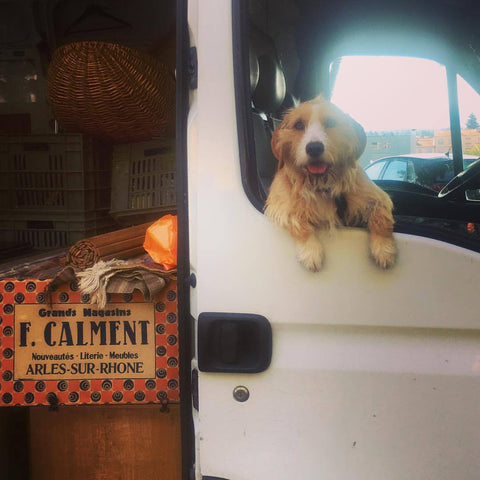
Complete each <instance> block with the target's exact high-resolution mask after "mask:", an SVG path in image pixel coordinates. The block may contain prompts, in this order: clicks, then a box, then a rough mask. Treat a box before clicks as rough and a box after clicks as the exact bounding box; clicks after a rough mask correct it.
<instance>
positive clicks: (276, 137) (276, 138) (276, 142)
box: [271, 122, 283, 169]
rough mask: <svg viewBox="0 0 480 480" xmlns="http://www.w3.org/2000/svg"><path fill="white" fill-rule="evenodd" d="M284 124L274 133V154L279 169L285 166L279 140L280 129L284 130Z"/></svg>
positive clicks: (272, 142) (272, 143)
mask: <svg viewBox="0 0 480 480" xmlns="http://www.w3.org/2000/svg"><path fill="white" fill-rule="evenodd" d="M282 125H283V122H282V123H281V124H280V125H279V126H278V127H277V128H276V129H275V130H274V131H273V134H272V141H271V145H272V152H273V155H274V156H275V158H276V159H277V160H278V168H279V169H280V168H282V166H283V160H282V148H281V147H280V140H279V134H280V129H281V128H282Z"/></svg>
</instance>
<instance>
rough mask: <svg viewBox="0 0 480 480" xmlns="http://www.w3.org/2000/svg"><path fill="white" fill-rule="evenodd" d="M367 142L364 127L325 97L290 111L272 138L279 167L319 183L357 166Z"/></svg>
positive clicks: (333, 179)
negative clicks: (290, 169) (287, 168)
mask: <svg viewBox="0 0 480 480" xmlns="http://www.w3.org/2000/svg"><path fill="white" fill-rule="evenodd" d="M365 145H366V135H365V132H364V130H363V128H362V126H361V125H360V124H358V123H357V122H356V121H355V120H353V119H352V118H351V117H349V116H348V115H346V114H345V113H343V112H342V111H341V110H340V109H339V108H338V107H336V106H335V105H333V104H332V103H330V102H329V101H328V100H326V99H324V98H323V97H321V96H319V97H317V98H315V99H313V100H310V101H309V102H305V103H302V104H300V105H299V106H298V107H295V108H293V109H292V110H290V111H288V112H287V114H286V115H285V117H284V119H283V121H282V123H281V124H280V126H279V127H278V128H277V129H276V130H275V131H274V132H273V137H272V151H273V154H274V155H275V157H276V158H277V159H278V161H279V168H282V167H283V166H288V167H290V168H292V169H294V170H296V171H297V173H299V174H301V175H303V176H306V177H309V178H310V179H311V180H312V181H313V183H315V184H318V183H319V182H320V183H324V184H329V183H331V182H334V181H336V179H338V178H339V177H341V176H343V175H345V173H346V172H347V171H348V170H349V169H353V168H355V167H356V161H357V160H358V158H359V157H360V155H361V154H362V153H363V151H364V150H365Z"/></svg>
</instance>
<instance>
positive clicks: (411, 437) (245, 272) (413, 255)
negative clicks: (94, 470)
mask: <svg viewBox="0 0 480 480" xmlns="http://www.w3.org/2000/svg"><path fill="white" fill-rule="evenodd" d="M460 3H462V2H460ZM375 5H377V4H375V2H366V3H365V2H362V6H361V11H360V10H359V6H358V5H357V4H356V2H348V1H347V2H342V8H340V7H338V5H337V4H327V2H294V1H292V2H288V1H285V2H271V1H268V0H265V1H250V2H243V1H240V0H238V1H233V2H227V1H224V0H201V1H199V0H197V1H189V2H188V24H189V34H190V48H191V50H190V51H191V55H192V57H191V58H195V59H196V61H197V63H196V67H195V69H193V71H194V73H195V75H196V82H195V84H196V85H195V86H194V88H193V89H191V90H190V102H189V112H188V120H187V122H186V125H185V126H186V133H187V135H186V139H185V143H184V147H185V146H186V151H187V159H188V223H187V217H186V215H184V217H183V218H184V222H185V223H184V224H183V226H184V228H187V226H188V231H189V251H188V256H189V265H184V270H183V275H184V279H185V280H186V279H187V278H188V279H189V292H187V291H185V294H189V296H190V314H191V318H192V319H193V322H194V344H195V348H194V353H193V361H192V370H191V377H192V397H193V402H192V403H193V421H194V426H195V459H194V460H193V459H192V462H195V473H196V478H197V479H201V478H223V479H230V480H251V479H272V480H281V479H292V478H301V479H319V478H321V479H324V480H326V479H332V480H338V479H344V480H346V479H355V480H359V479H366V480H367V479H368V480H373V479H378V480H384V479H386V478H388V479H399V480H400V479H402V480H403V479H407V478H408V479H426V478H432V479H435V480H440V479H452V478H461V479H471V480H474V479H475V480H476V479H477V478H478V472H479V471H480V403H479V401H478V399H479V398H480V378H479V376H480V356H479V355H480V318H479V313H478V300H477V298H478V286H479V285H480V254H479V251H480V239H479V237H478V233H477V232H478V228H479V226H480V205H479V204H478V202H476V201H475V200H469V199H468V195H465V191H466V190H469V191H473V195H474V196H475V191H476V189H478V188H480V181H479V180H478V179H479V176H478V175H477V172H475V175H472V178H473V179H472V180H471V183H469V184H468V188H467V187H466V186H465V185H462V186H460V190H456V191H457V194H449V192H448V188H447V189H446V190H445V191H444V193H446V195H443V197H439V196H438V192H433V193H431V192H427V191H426V190H425V189H423V187H421V186H418V185H416V184H413V183H409V184H408V185H407V184H406V182H397V183H392V182H384V183H383V184H382V182H379V185H380V186H382V188H384V189H385V190H386V191H387V193H389V194H390V196H391V197H392V199H393V201H394V205H395V215H396V231H395V239H396V243H397V247H398V251H399V253H398V259H397V264H396V265H395V266H394V267H393V268H392V269H389V270H381V269H379V268H378V267H377V266H376V265H374V263H373V262H372V261H371V260H370V258H369V256H368V237H367V233H366V232H365V231H364V230H362V229H353V228H344V229H340V230H339V231H338V232H336V234H335V235H333V236H332V237H331V238H330V239H329V240H328V242H327V245H326V251H327V259H326V263H325V265H324V268H323V269H322V270H321V271H320V272H318V273H311V272H308V271H306V270H305V269H304V268H303V267H302V266H301V265H300V264H299V263H298V261H297V260H296V258H295V245H294V242H293V240H292V239H291V238H290V237H289V236H288V234H287V233H286V232H284V231H282V230H280V229H279V228H277V227H276V226H274V225H273V224H272V223H271V222H270V221H269V220H268V219H267V218H266V217H265V216H264V215H263V212H262V210H263V203H264V201H265V196H266V193H267V191H268V184H269V181H271V178H272V176H273V173H274V171H275V168H276V165H275V164H274V163H273V164H272V161H273V160H272V157H271V153H270V151H269V148H268V145H269V141H268V140H269V137H268V135H269V133H271V130H272V129H273V128H274V127H275V125H276V124H277V121H278V119H279V117H280V114H279V110H281V108H283V107H282V104H283V103H284V102H286V104H288V101H287V100H288V98H287V97H288V95H291V96H292V97H297V98H299V99H300V100H306V99H308V98H311V97H313V96H314V95H316V94H318V93H321V92H323V93H324V95H327V96H330V94H331V92H330V80H331V79H332V77H331V73H332V68H331V67H330V66H331V65H332V62H333V60H334V59H335V58H339V57H341V56H343V55H359V54H362V55H365V54H368V55H387V54H388V55H397V56H402V55H403V56H407V55H408V56H418V57H426V58H431V59H434V60H435V61H436V62H439V63H443V65H446V69H447V79H448V82H447V83H448V85H447V87H448V88H447V90H448V96H447V97H446V98H448V99H449V100H447V103H448V104H449V105H450V110H449V111H450V113H449V116H448V119H447V120H448V122H449V124H448V125H446V126H445V127H446V128H448V129H450V130H451V135H452V140H451V143H452V151H451V152H450V154H452V155H453V158H454V164H455V165H457V166H458V164H459V161H458V158H460V165H461V158H462V146H461V128H460V121H459V114H458V100H457V96H458V95H457V88H456V79H457V73H459V74H462V70H461V68H462V67H464V66H465V64H466V63H468V62H471V63H469V65H471V67H469V68H468V69H465V72H464V73H465V75H466V76H467V77H468V79H469V80H470V82H471V84H472V85H473V86H475V85H476V86H477V91H478V86H479V85H480V64H479V63H478V57H475V59H474V56H473V53H472V52H473V50H471V51H470V53H472V55H471V56H468V55H470V54H469V53H468V51H469V50H468V47H467V43H468V42H466V43H465V46H466V48H465V49H463V46H459V45H458V43H461V41H463V39H465V40H466V38H467V37H468V38H469V39H472V38H474V40H473V43H470V45H473V44H474V45H477V46H478V47H480V43H479V38H480V37H478V35H477V33H476V32H478V28H477V29H476V30H475V31H473V30H470V31H469V35H468V36H467V35H463V34H462V35H460V32H463V31H464V30H463V29H464V28H465V26H466V25H467V23H468V22H467V19H468V18H469V16H471V14H472V12H470V11H469V9H472V8H474V7H472V5H471V4H470V3H468V2H463V3H462V6H458V5H452V4H451V2H435V3H433V2H425V4H423V3H422V4H421V5H420V4H415V5H413V4H408V5H409V7H408V8H407V7H406V4H405V3H404V2H387V3H385V4H382V11H381V12H379V11H378V5H377V7H376V8H375ZM436 7H438V8H436ZM475 8H476V7H475ZM452 9H453V10H455V13H456V15H455V16H453V15H452ZM433 11H434V12H435V15H434V17H435V18H434V20H432V15H430V14H431V13H432V12H433ZM407 18H409V19H411V20H410V23H408V22H406V23H405V22H404V21H403V20H405V19H407ZM359 19H360V20H361V21H359ZM435 21H436V22H437V23H436V24H435ZM438 25H441V26H442V28H441V30H442V36H443V37H444V45H445V46H448V48H450V49H451V52H453V51H454V48H458V49H460V50H461V51H462V52H463V53H464V54H465V55H466V57H462V58H467V57H468V59H467V60H463V59H462V60H461V61H460V60H458V61H457V62H453V61H452V57H451V56H449V55H446V50H445V49H442V48H440V47H441V44H440V43H435V41H437V40H438V37H436V36H435V32H436V31H438ZM390 27H392V28H390ZM393 27H395V28H393ZM410 27H411V28H410ZM447 27H448V28H447ZM412 32H413V33H412ZM415 32H416V33H415ZM456 33H458V34H459V35H456ZM414 34H415V37H412V35H414ZM427 34H428V40H425V38H426V37H425V36H426V35H427ZM430 36H432V37H431V38H430ZM348 39H350V43H348V42H347V40H348ZM352 39H353V40H352ZM385 39H389V42H390V43H388V42H387V41H386V40H385ZM435 39H437V40H435ZM384 40H385V41H384ZM422 40H424V42H422ZM430 40H431V41H430ZM457 40H458V42H457ZM432 42H433V43H432ZM427 44H428V45H427ZM442 45H443V44H442ZM462 45H463V44H462ZM439 49H440V50H439ZM460 50H459V51H460ZM451 52H450V53H451ZM443 54H445V55H443ZM446 57H448V58H446ZM184 58H185V57H184ZM454 58H457V59H459V58H460V57H459V56H457V57H454ZM475 62H476V63H475ZM192 65H194V62H192ZM272 72H273V73H272ZM452 72H453V73H452ZM279 79H280V80H279ZM282 79H283V80H282ZM282 81H283V82H284V84H283V95H281V94H280V96H281V97H282V98H280V99H279V98H278V95H277V93H275V94H274V95H273V97H274V98H273V99H272V98H267V97H268V96H269V94H270V97H272V94H273V92H274V89H275V88H277V87H279V85H280V90H282V88H281V83H282ZM372 100H373V99H372V98H370V97H368V95H367V96H366V97H365V99H364V101H365V102H370V101H372ZM448 104H447V105H446V106H447V108H448ZM347 107H348V105H347ZM385 108H387V107H385ZM479 113H480V112H479ZM358 120H359V121H362V120H361V119H358ZM177 125H178V124H177ZM264 135H265V137H264ZM265 138H266V140H265ZM392 138H393V133H392ZM432 138H433V136H432ZM388 141H389V140H388V139H384V142H385V143H388ZM392 141H393V140H390V144H391V143H392ZM377 143H378V142H377ZM265 145H267V146H265ZM414 147H415V146H414ZM405 153H407V152H405ZM385 156H386V155H385ZM462 169H463V167H461V168H460V170H462ZM455 173H458V171H457V172H455ZM457 183H462V182H459V181H458V179H457ZM458 192H460V193H458ZM470 198H472V197H471V196H470ZM185 258H187V257H185ZM187 270H188V271H187ZM187 318H189V317H187V312H184V315H183V319H184V320H186V319H187Z"/></svg>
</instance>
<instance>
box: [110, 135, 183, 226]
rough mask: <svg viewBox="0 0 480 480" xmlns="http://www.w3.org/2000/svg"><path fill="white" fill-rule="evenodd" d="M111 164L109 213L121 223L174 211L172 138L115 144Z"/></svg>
mask: <svg viewBox="0 0 480 480" xmlns="http://www.w3.org/2000/svg"><path fill="white" fill-rule="evenodd" d="M112 163H113V165H112V197H111V210H110V214H111V215H112V217H114V218H115V219H117V220H118V221H119V222H120V223H127V224H129V223H135V222H137V221H146V220H149V219H154V218H156V217H158V216H159V215H160V214H162V213H167V212H172V211H174V210H175V208H176V184H175V151H174V141H173V140H168V141H166V140H151V141H148V142H140V143H132V144H122V145H116V146H115V147H114V150H113V160H112ZM140 219H141V220H140Z"/></svg>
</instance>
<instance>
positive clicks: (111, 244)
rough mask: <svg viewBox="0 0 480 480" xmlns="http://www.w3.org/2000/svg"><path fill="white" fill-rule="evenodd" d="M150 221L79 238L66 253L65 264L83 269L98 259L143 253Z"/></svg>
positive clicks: (127, 256)
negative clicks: (82, 238) (83, 238)
mask: <svg viewBox="0 0 480 480" xmlns="http://www.w3.org/2000/svg"><path fill="white" fill-rule="evenodd" d="M151 224H152V222H149V223H144V224H142V225H137V226H134V227H128V228H124V229H122V230H116V231H115V232H110V233H105V234H102V235H97V236H95V237H90V238H86V239H85V240H80V241H78V242H77V243H75V245H73V246H72V247H71V248H70V250H69V251H68V254H67V258H66V261H67V265H71V266H72V267H76V268H80V269H85V268H89V267H91V266H93V264H95V263H96V262H98V261H99V260H104V261H106V260H111V259H113V258H117V259H120V260H122V259H127V258H132V257H136V256H138V255H141V254H144V253H145V249H144V248H143V242H144V240H145V232H146V231H147V228H148V227H149V226H150V225H151Z"/></svg>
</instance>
